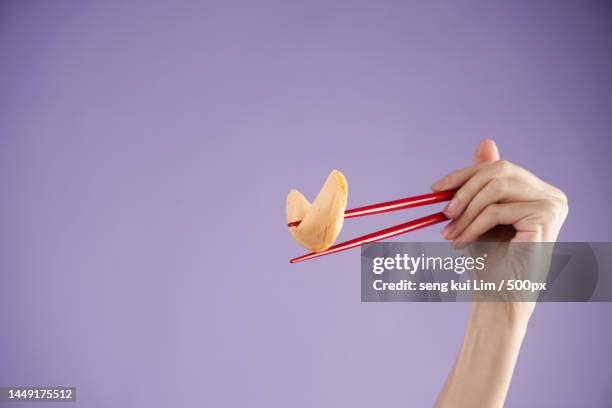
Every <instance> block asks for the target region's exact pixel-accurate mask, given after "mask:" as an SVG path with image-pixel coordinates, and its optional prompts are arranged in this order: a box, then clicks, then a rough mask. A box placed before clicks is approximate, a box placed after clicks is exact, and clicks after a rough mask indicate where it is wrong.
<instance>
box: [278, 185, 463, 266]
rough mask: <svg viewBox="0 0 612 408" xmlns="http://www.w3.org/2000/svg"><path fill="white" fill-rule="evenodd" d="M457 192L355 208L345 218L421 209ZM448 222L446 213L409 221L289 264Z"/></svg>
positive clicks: (425, 195) (300, 258) (294, 223)
mask: <svg viewBox="0 0 612 408" xmlns="http://www.w3.org/2000/svg"><path fill="white" fill-rule="evenodd" d="M454 194H455V191H442V192H437V193H431V194H424V195H420V196H416V197H408V198H402V199H399V200H394V201H387V202H384V203H379V204H372V205H367V206H364V207H359V208H354V209H351V210H346V211H345V212H344V218H345V219H346V218H354V217H363V216H366V215H373V214H380V213H385V212H389V211H398V210H403V209H405V208H412V207H420V206H425V205H429V204H434V203H439V202H443V201H448V200H450V199H451V198H452V197H453V195H454ZM446 220H448V218H447V217H446V215H444V213H441V212H439V213H436V214H432V215H428V216H426V217H423V218H419V219H416V220H412V221H408V222H405V223H403V224H399V225H395V226H393V227H389V228H385V229H383V230H380V231H376V232H372V233H370V234H366V235H362V236H360V237H357V238H353V239H351V240H349V241H346V242H342V243H340V244H336V245H333V246H331V247H329V248H327V249H326V250H324V251H321V252H311V253H308V254H306V255H302V256H299V257H297V258H293V259H292V260H290V261H289V262H291V263H296V262H300V261H305V260H307V259H313V258H318V257H320V256H323V255H329V254H333V253H336V252H340V251H345V250H347V249H351V248H355V247H358V246H360V245H362V244H367V243H369V242H374V241H380V240H383V239H387V238H391V237H395V236H397V235H401V234H405V233H407V232H410V231H414V230H417V229H420V228H425V227H428V226H430V225H434V224H438V223H440V222H444V221H446ZM299 223H300V221H294V222H291V223H289V224H287V225H288V226H289V227H292V226H296V225H299Z"/></svg>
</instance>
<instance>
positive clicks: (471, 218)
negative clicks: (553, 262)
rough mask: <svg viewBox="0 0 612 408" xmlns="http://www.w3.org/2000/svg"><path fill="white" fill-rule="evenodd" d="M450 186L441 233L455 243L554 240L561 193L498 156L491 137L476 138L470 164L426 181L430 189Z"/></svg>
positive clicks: (563, 207)
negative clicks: (450, 196)
mask: <svg viewBox="0 0 612 408" xmlns="http://www.w3.org/2000/svg"><path fill="white" fill-rule="evenodd" d="M453 189H458V191H457V193H456V194H455V196H454V197H453V199H452V200H451V202H450V203H449V204H448V206H447V207H446V208H445V210H444V213H445V214H446V216H447V217H449V218H450V219H451V220H452V221H451V222H450V223H449V224H448V225H447V226H446V227H445V228H444V230H443V232H442V234H443V236H444V238H446V239H448V240H452V241H453V246H455V247H463V246H465V245H467V244H469V243H472V242H476V241H477V240H479V239H482V240H486V241H507V240H511V241H513V242H554V241H556V239H557V235H558V234H559V230H560V229H561V226H562V225H563V222H564V221H565V218H566V217H567V212H568V205H567V198H566V196H565V194H564V193H563V192H562V191H561V190H559V189H558V188H556V187H554V186H552V185H550V184H548V183H546V182H544V181H542V180H540V179H539V178H538V177H536V176H535V175H533V174H532V173H530V172H529V171H527V170H525V169H523V168H521V167H519V166H517V165H516V164H513V163H510V162H508V161H505V160H499V153H498V150H497V146H496V145H495V142H493V141H492V140H485V141H483V142H481V143H480V145H479V147H478V150H477V153H476V163H475V164H474V165H472V166H470V167H466V168H464V169H460V170H457V171H454V172H452V173H450V174H449V175H447V176H445V177H443V178H442V179H440V180H439V181H438V182H436V183H434V185H433V186H432V190H433V191H444V190H453ZM509 227H510V228H509Z"/></svg>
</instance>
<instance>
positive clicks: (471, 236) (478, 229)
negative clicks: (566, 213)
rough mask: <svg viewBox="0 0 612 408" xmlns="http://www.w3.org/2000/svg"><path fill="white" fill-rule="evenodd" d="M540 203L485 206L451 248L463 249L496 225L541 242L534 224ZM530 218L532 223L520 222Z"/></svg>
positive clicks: (538, 231) (539, 227)
mask: <svg viewBox="0 0 612 408" xmlns="http://www.w3.org/2000/svg"><path fill="white" fill-rule="evenodd" d="M543 210H544V208H543V205H542V204H541V202H535V201H534V202H515V203H507V204H491V205H489V206H487V207H486V208H485V209H484V210H483V211H482V212H481V213H480V214H479V215H478V216H477V217H476V218H475V219H474V221H472V222H471V223H470V224H469V225H468V226H467V228H466V229H465V230H464V231H463V232H462V233H461V234H460V235H459V236H458V237H457V238H456V239H455V240H454V241H453V247H455V248H463V247H465V246H466V245H468V244H471V243H473V242H475V241H476V240H478V237H480V236H481V235H483V234H484V233H486V232H487V231H489V230H490V229H491V228H493V227H495V226H496V225H513V226H515V228H517V230H519V227H521V229H520V231H521V233H522V234H523V235H524V236H527V235H529V236H530V237H532V239H535V240H541V234H542V228H541V224H540V223H538V222H536V220H537V219H538V217H537V216H535V215H536V214H538V212H541V211H543ZM530 217H531V218H532V219H533V220H534V222H532V223H523V224H524V225H522V226H521V225H520V224H521V221H522V220H525V219H528V218H530Z"/></svg>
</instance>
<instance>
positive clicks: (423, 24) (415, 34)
mask: <svg viewBox="0 0 612 408" xmlns="http://www.w3.org/2000/svg"><path fill="white" fill-rule="evenodd" d="M86 3H87V2H80V1H3V2H2V3H0V188H1V191H2V201H1V204H0V225H1V230H0V231H1V234H0V271H1V274H2V283H1V284H0V385H45V384H56V385H75V386H77V388H78V399H79V402H78V403H77V404H76V405H78V406H84V407H85V406H86V407H108V406H150V407H153V406H169V405H173V406H211V407H230V406H231V407H236V406H265V407H270V406H292V407H311V406H332V405H336V406H352V407H371V406H387V407H391V406H393V407H400V406H402V407H427V406H431V405H432V404H433V401H434V400H435V397H436V395H437V393H438V391H439V389H440V387H441V385H442V382H443V381H444V379H445V377H446V375H447V373H448V371H449V369H450V367H451V364H452V362H453V359H454V357H455V355H456V352H457V350H458V347H459V345H460V342H461V338H462V335H463V328H464V324H465V320H466V311H467V305H465V304H362V303H360V290H359V253H358V251H352V252H347V253H343V254H338V255H334V256H331V257H327V258H322V259H319V260H316V261H312V262H306V263H303V264H299V265H289V264H288V262H287V261H288V259H289V258H291V257H293V256H296V255H298V254H301V253H302V250H301V249H300V248H299V247H298V246H297V245H295V243H294V242H293V241H292V240H291V239H290V237H289V234H288V233H287V230H286V228H285V226H284V201H285V195H286V193H287V192H288V190H289V189H290V188H299V189H300V190H301V191H303V192H304V193H305V194H306V195H307V196H308V197H310V198H312V197H313V196H314V194H316V192H317V190H318V188H319V187H320V185H321V183H322V182H323V180H324V179H325V177H326V175H327V173H328V172H329V171H330V170H331V169H333V168H338V169H341V170H342V171H343V172H344V173H345V175H346V176H347V179H348V182H349V206H356V205H362V204H366V203H372V202H376V201H381V200H385V199H394V198H398V197H401V196H406V195H412V194H419V193H424V192H426V191H427V190H428V188H429V186H430V184H431V183H432V182H433V181H435V179H437V178H438V177H440V176H442V175H444V174H445V173H447V172H448V171H450V170H452V169H455V168H457V167H461V166H464V165H466V164H468V163H469V162H470V161H471V159H472V155H473V151H474V149H475V147H476V145H477V143H478V141H479V140H481V139H482V138H485V137H492V138H494V139H496V140H497V141H498V143H499V146H500V149H501V152H502V156H503V157H505V158H507V159H509V160H511V161H514V162H517V163H518V164H521V165H523V166H525V167H527V168H529V169H530V170H532V171H533V172H534V173H536V174H537V175H539V176H540V177H542V178H544V179H545V180H548V181H550V182H551V183H553V184H555V185H557V186H559V187H560V188H562V189H563V190H564V191H565V192H566V193H567V195H568V196H569V201H570V216H569V218H568V220H567V222H566V225H565V227H564V229H563V231H562V234H561V239H562V240H565V241H572V240H576V241H577V240H586V241H609V240H611V238H612V233H611V232H610V222H609V214H610V211H609V208H610V200H611V199H612V183H611V182H610V175H611V174H612V164H611V161H610V153H611V152H612V149H611V147H612V142H611V139H612V135H611V131H612V80H611V73H612V7H611V6H610V3H609V2H603V1H602V2H593V1H578V0H576V1H544V2H541V1H524V2H511V3H510V2H505V3H501V2H492V1H485V0H483V1H469V2H454V1H448V2H441V1H432V2H422V3H419V4H416V3H408V2H399V1H385V2H381V1H378V2H364V1H357V2H343V1H299V2H296V1H285V0H277V1H267V0H266V1H257V2H255V1H240V2H236V1H216V2H213V1H203V2H195V1H193V2H169V1H168V2H165V3H160V2H150V1H140V2H127V3H126V2H108V1H104V2H97V3H96V4H86ZM431 211H433V209H432V208H427V209H417V210H411V211H406V212H400V213H395V214H390V215H381V216H377V217H369V219H363V220H359V221H353V220H351V221H350V222H348V221H347V223H346V224H345V229H344V230H343V232H342V234H341V236H340V239H344V238H347V237H352V236H355V235H357V234H360V233H363V232H368V231H372V230H374V229H377V228H381V227H384V226H389V225H393V224H395V223H398V222H400V221H403V220H408V219H412V218H414V217H416V216H418V215H421V214H425V213H430V212H431ZM439 230H440V228H439V227H435V228H431V229H429V230H427V231H420V232H416V233H414V234H411V235H409V236H406V237H404V238H403V239H404V240H413V241H436V240H439V239H440V237H439ZM610 312H612V306H611V305H610V304H542V305H540V306H538V308H537V310H536V313H535V315H534V318H533V319H532V321H531V323H530V329H529V332H528V335H527V338H526V340H525V342H524V344H523V349H522V352H521V355H520V358H519V362H518V365H517V369H516V371H515V374H514V379H513V383H512V386H511V389H510V392H509V396H508V401H507V406H508V407H557V408H561V407H577V406H580V407H609V406H611V405H612V387H611V385H612V353H611V351H610V350H611V348H610V345H611V344H612V327H611V326H610ZM53 406H58V405H53ZM68 406H74V404H73V405H68Z"/></svg>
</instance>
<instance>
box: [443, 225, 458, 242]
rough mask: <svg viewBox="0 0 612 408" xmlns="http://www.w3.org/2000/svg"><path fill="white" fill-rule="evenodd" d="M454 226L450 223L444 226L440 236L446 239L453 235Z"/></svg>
mask: <svg viewBox="0 0 612 408" xmlns="http://www.w3.org/2000/svg"><path fill="white" fill-rule="evenodd" d="M454 228H455V226H454V225H453V224H452V223H449V224H446V226H445V227H444V228H443V229H442V236H443V237H444V238H446V239H448V237H449V236H450V235H451V234H452V233H453V229H454Z"/></svg>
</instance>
